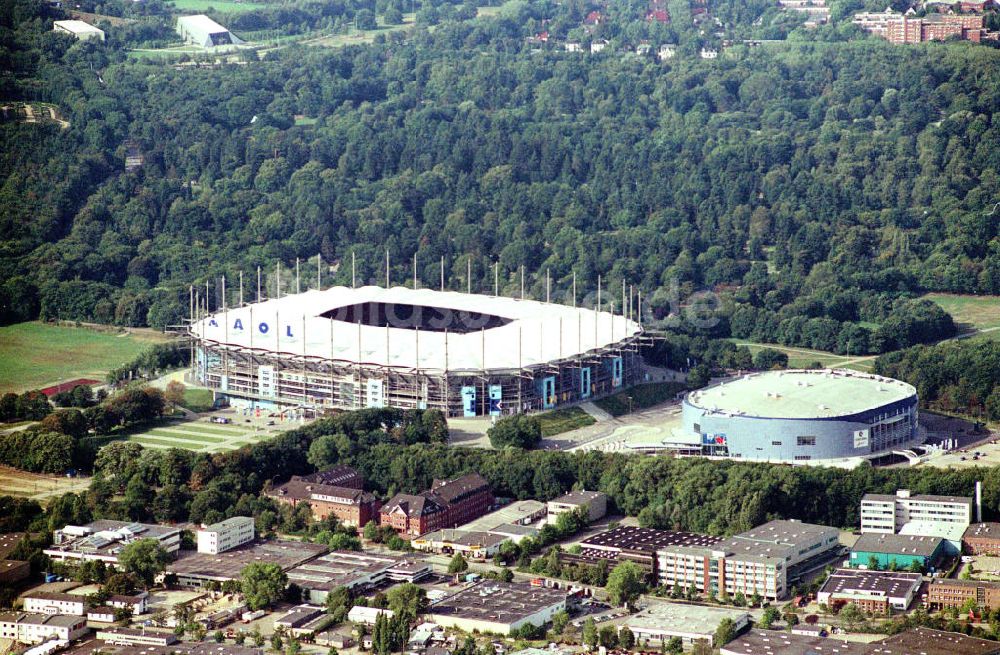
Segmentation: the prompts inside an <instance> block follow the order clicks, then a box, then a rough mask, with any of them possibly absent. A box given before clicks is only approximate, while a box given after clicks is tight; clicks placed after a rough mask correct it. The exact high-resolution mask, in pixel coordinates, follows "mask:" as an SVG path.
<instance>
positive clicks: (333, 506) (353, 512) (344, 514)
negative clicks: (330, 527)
mask: <svg viewBox="0 0 1000 655" xmlns="http://www.w3.org/2000/svg"><path fill="white" fill-rule="evenodd" d="M338 468H341V467H338ZM342 468H348V467H342ZM350 470H351V471H353V469H350ZM325 473H327V472H326V471H323V472H320V473H315V474H313V475H306V476H299V475H296V476H293V477H292V479H291V480H289V481H288V482H286V483H285V484H283V485H280V486H278V487H275V488H274V489H272V490H270V491H268V492H265V495H266V496H268V497H269V498H273V499H275V500H276V501H278V502H280V503H285V504H288V505H291V506H292V507H296V506H298V505H299V504H300V503H305V504H307V505H309V506H310V507H311V508H312V515H313V518H315V519H317V520H324V519H326V518H327V517H329V516H335V517H337V519H338V520H339V521H340V522H341V523H343V524H344V525H349V526H352V527H355V528H362V527H364V526H365V524H366V523H368V522H369V521H374V520H377V519H378V510H379V502H378V500H377V499H376V498H375V496H374V495H373V494H370V493H368V492H367V491H363V490H362V489H361V488H360V487H356V488H355V487H348V486H342V485H335V484H325V483H323V482H317V481H316V478H317V476H320V479H322V476H323V475H324V474H325ZM354 473H355V476H356V478H345V479H344V481H345V482H347V483H349V484H360V481H361V477H360V476H358V475H357V472H356V471H355V472H354ZM334 477H335V478H336V476H334Z"/></svg>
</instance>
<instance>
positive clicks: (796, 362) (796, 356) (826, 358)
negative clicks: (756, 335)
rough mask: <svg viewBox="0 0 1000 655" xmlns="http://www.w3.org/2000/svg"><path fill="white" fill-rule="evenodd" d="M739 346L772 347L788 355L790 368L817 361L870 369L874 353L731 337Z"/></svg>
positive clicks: (855, 368)
mask: <svg viewBox="0 0 1000 655" xmlns="http://www.w3.org/2000/svg"><path fill="white" fill-rule="evenodd" d="M730 341H732V342H734V343H735V344H736V345H737V346H746V347H747V348H749V349H750V353H751V354H756V353H757V352H759V351H761V350H763V349H764V348H771V349H772V350H778V351H780V352H783V353H785V354H786V355H788V368H806V367H808V366H810V365H811V364H813V363H815V362H819V363H820V365H821V366H825V367H827V368H850V369H853V370H855V371H870V370H871V369H872V362H874V361H875V356H874V355H859V356H857V357H855V356H853V355H852V356H850V357H848V356H847V355H835V354H834V353H829V352H826V351H823V350H811V349H809V348H797V347H795V346H781V345H778V344H776V343H753V342H750V341H743V340H741V339H730Z"/></svg>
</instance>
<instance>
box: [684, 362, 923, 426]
mask: <svg viewBox="0 0 1000 655" xmlns="http://www.w3.org/2000/svg"><path fill="white" fill-rule="evenodd" d="M916 393H917V391H916V389H914V388H913V386H911V385H909V384H907V383H905V382H901V381H899V380H894V379H892V378H887V377H882V376H879V375H869V374H866V373H859V372H857V371H850V370H846V369H834V370H829V369H825V370H788V371H765V372H763V373H751V374H749V375H744V376H742V377H738V378H733V379H731V380H727V381H725V382H721V383H719V384H716V385H713V386H711V387H708V388H705V389H700V390H697V391H692V392H691V393H689V394H688V395H687V398H686V399H685V402H687V403H688V404H689V405H692V406H694V407H697V408H699V409H703V410H706V411H709V412H712V413H715V414H723V415H731V416H747V417H758V418H789V419H790V418H806V419H808V418H829V417H836V416H850V415H853V414H858V413H860V412H864V411H867V410H871V409H875V408H877V407H882V406H884V405H887V404H889V403H893V402H896V401H900V400H905V399H906V398H910V397H911V396H916Z"/></svg>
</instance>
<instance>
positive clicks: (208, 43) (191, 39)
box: [177, 14, 243, 48]
mask: <svg viewBox="0 0 1000 655" xmlns="http://www.w3.org/2000/svg"><path fill="white" fill-rule="evenodd" d="M177 33H178V34H179V35H180V36H181V38H182V39H184V41H185V43H190V44H193V45H197V46H201V47H203V48H215V47H217V46H227V45H239V44H241V43H243V40H242V39H239V38H237V37H236V36H235V35H234V34H233V33H232V32H230V31H229V30H227V29H226V28H225V27H223V26H222V25H219V24H218V23H216V22H215V21H214V20H212V19H211V18H209V17H208V16H205V15H204V14H198V15H197V16H180V17H178V18H177Z"/></svg>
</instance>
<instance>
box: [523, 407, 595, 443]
mask: <svg viewBox="0 0 1000 655" xmlns="http://www.w3.org/2000/svg"><path fill="white" fill-rule="evenodd" d="M538 422H539V423H541V424H542V436H543V437H551V436H553V435H557V434H562V433H563V432H569V431H570V430H575V429H577V428H583V427H586V426H588V425H593V424H594V423H596V422H597V421H596V420H594V417H593V416H591V415H590V414H588V413H587V412H585V411H583V410H582V409H580V408H579V407H566V408H565V409H555V410H552V411H551V412H544V413H542V414H538Z"/></svg>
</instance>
